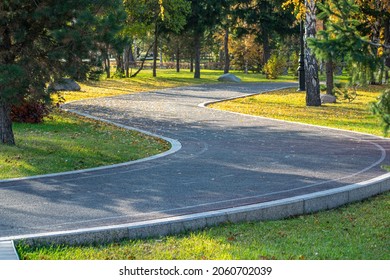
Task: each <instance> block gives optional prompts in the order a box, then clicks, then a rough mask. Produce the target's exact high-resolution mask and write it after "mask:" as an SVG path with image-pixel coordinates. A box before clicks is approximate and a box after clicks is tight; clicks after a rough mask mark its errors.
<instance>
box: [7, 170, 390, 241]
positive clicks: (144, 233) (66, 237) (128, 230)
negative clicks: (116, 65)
mask: <svg viewBox="0 0 390 280" xmlns="http://www.w3.org/2000/svg"><path fill="white" fill-rule="evenodd" d="M389 190H390V174H386V175H383V176H380V177H378V178H375V179H372V180H368V181H365V182H362V183H358V184H353V185H348V186H345V187H341V188H338V189H333V190H327V191H322V192H316V193H313V194H308V195H302V196H296V197H292V198H286V199H281V200H276V201H272V202H265V203H259V204H255V205H249V206H241V207H234V208H229V209H222V210H217V211H210V212H205V213H199V214H192V215H185V216H176V217H170V218H165V219H158V220H151V221H145V222H137V223H130V224H123V225H114V226H106V227H96V228H89V229H79V230H71V231H60V232H54V233H41V234H32V235H20V236H12V237H11V239H12V240H14V241H15V242H16V243H17V242H24V243H27V244H32V245H33V244H34V245H44V244H69V245H77V244H88V243H95V242H97V243H107V242H114V241H120V240H123V239H136V238H148V237H160V236H166V235H170V234H177V233H183V232H186V231H193V230H198V229H202V228H205V227H209V226H216V225H219V224H223V223H227V222H232V223H236V222H244V221H263V220H277V219H284V218H288V217H292V216H297V215H303V214H311V213H314V212H318V211H322V210H329V209H333V208H336V207H339V206H342V205H345V204H349V203H352V202H357V201H361V200H363V199H366V198H369V197H371V196H375V195H378V194H380V193H384V192H386V191H389ZM8 239H9V238H8ZM2 241H6V240H2V239H1V238H0V242H2Z"/></svg>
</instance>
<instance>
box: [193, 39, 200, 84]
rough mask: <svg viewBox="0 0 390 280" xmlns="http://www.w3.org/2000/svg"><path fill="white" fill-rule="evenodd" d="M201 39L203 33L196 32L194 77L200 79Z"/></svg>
mask: <svg viewBox="0 0 390 280" xmlns="http://www.w3.org/2000/svg"><path fill="white" fill-rule="evenodd" d="M200 40H201V35H200V34H198V33H196V34H195V38H194V43H195V73H194V78H195V79H200Z"/></svg>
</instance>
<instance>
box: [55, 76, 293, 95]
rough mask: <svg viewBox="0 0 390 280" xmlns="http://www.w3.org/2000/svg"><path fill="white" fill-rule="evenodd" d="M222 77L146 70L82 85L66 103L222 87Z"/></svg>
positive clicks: (261, 79)
mask: <svg viewBox="0 0 390 280" xmlns="http://www.w3.org/2000/svg"><path fill="white" fill-rule="evenodd" d="M232 73H234V74H235V75H236V76H238V77H239V78H240V79H241V80H242V81H243V82H273V81H275V82H281V81H285V82H293V81H294V78H293V77H291V76H282V77H280V78H279V79H278V80H267V79H266V78H265V77H264V75H260V74H253V73H250V74H244V73H243V72H238V71H235V72H234V71H233V72H232ZM222 74H223V71H217V70H202V72H201V79H194V74H193V73H191V72H190V71H189V70H182V71H181V72H180V73H177V72H176V70H171V69H165V70H158V72H157V77H156V78H153V77H152V71H151V70H149V69H146V70H143V71H142V72H140V73H139V74H138V75H137V77H135V78H124V79H102V80H101V81H99V82H94V81H88V82H85V83H80V86H81V92H62V97H64V98H65V100H66V101H73V100H79V99H86V98H97V97H105V96H113V95H120V94H129V93H135V92H144V91H151V90H156V89H162V88H170V87H179V86H188V85H194V84H212V83H218V80H217V79H218V77H219V76H221V75H222Z"/></svg>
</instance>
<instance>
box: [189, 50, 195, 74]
mask: <svg viewBox="0 0 390 280" xmlns="http://www.w3.org/2000/svg"><path fill="white" fill-rule="evenodd" d="M190 72H191V73H194V56H193V54H192V53H191V58H190Z"/></svg>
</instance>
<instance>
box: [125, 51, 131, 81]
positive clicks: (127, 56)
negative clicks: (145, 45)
mask: <svg viewBox="0 0 390 280" xmlns="http://www.w3.org/2000/svg"><path fill="white" fill-rule="evenodd" d="M130 52H131V44H129V45H127V46H126V47H125V50H124V64H125V65H124V66H125V76H126V78H129V77H130V71H129V69H130Z"/></svg>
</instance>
